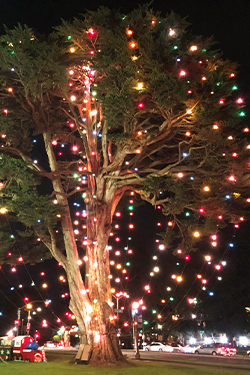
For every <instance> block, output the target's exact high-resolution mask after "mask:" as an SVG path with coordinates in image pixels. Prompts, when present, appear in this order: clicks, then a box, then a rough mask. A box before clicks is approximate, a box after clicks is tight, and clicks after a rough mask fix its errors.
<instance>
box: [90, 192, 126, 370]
mask: <svg viewBox="0 0 250 375" xmlns="http://www.w3.org/2000/svg"><path fill="white" fill-rule="evenodd" d="M86 203H87V213H88V218H87V233H88V246H87V257H88V261H87V265H86V282H85V284H86V287H88V289H89V298H90V301H91V302H92V307H93V314H92V320H91V324H90V326H91V334H92V335H93V354H92V358H91V363H94V364H100V363H115V362H118V361H123V362H125V359H124V357H123V355H122V353H121V349H120V347H119V343H118V339H117V336H116V330H115V327H114V324H113V319H112V317H113V311H112V307H111V302H112V301H111V292H110V279H109V276H110V267H109V250H108V246H107V245H108V239H109V234H110V231H111V222H112V201H111V202H105V203H103V202H102V204H100V202H98V200H97V201H96V200H95V199H90V200H89V201H88V200H87V202H86Z"/></svg>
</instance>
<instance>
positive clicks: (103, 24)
mask: <svg viewBox="0 0 250 375" xmlns="http://www.w3.org/2000/svg"><path fill="white" fill-rule="evenodd" d="M187 26H188V25H187V22H186V20H185V19H181V18H179V17H178V16H176V15H174V14H172V13H171V14H170V15H167V16H166V17H161V16H160V14H154V13H153V12H152V11H151V10H149V9H148V8H147V7H145V8H143V9H138V10H135V11H133V12H132V13H131V14H128V15H127V16H123V15H122V14H120V13H117V12H114V11H110V10H108V9H106V8H101V9H99V10H98V11H96V12H87V13H86V15H85V16H84V18H83V19H75V20H74V21H73V22H71V23H67V22H63V23H62V25H61V26H60V27H58V28H57V29H56V32H55V33H54V34H52V35H50V36H49V37H46V38H45V37H41V36H40V37H39V36H36V35H35V33H34V32H33V30H31V29H30V28H28V27H27V26H24V27H22V26H20V25H18V26H17V27H16V28H15V29H13V30H6V35H3V36H2V37H1V46H0V79H1V106H2V114H1V116H0V130H1V134H2V136H1V141H0V142H1V158H0V179H1V181H2V185H1V188H2V189H1V197H2V202H3V207H6V212H7V210H8V213H7V214H8V215H13V217H16V218H17V219H18V220H19V222H21V223H22V225H23V226H22V227H20V228H19V232H20V231H22V232H23V231H26V233H29V231H31V230H33V231H34V233H35V234H36V236H37V237H39V240H41V242H42V243H43V244H44V245H45V246H46V247H47V248H48V249H49V251H50V252H51V254H52V256H53V257H54V258H55V259H56V260H57V261H58V262H60V263H61V265H62V266H63V267H64V269H65V272H66V274H67V279H68V285H69V289H70V309H71V311H72V312H73V313H74V315H75V316H76V319H77V324H78V326H79V330H80V335H81V338H82V340H83V341H84V342H91V343H93V345H94V349H93V354H92V361H93V362H95V363H100V362H115V361H121V360H123V357H122V354H121V352H120V349H119V346H118V344H117V341H116V334H115V331H114V328H113V325H112V324H111V322H112V320H110V317H111V315H112V307H111V305H112V304H111V292H110V269H109V249H108V247H107V244H108V239H109V235H110V232H111V230H112V220H113V215H114V213H115V210H116V207H117V205H118V203H119V202H120V200H121V198H122V197H123V196H124V194H126V192H129V191H134V192H136V193H137V194H138V196H140V197H141V198H142V199H144V200H146V201H148V202H150V203H151V204H153V205H156V204H164V209H165V213H166V214H167V215H173V226H175V225H176V227H178V228H179V229H181V231H182V235H183V236H184V237H185V238H186V242H185V244H186V245H185V244H184V246H186V248H185V249H184V251H187V252H189V251H190V249H191V242H188V241H187V238H188V236H187V234H188V233H189V232H190V230H188V229H187V228H188V227H187V226H184V227H182V226H181V220H180V217H179V215H181V214H182V213H183V212H185V209H191V210H193V211H194V212H196V213H197V214H199V215H200V214H202V219H200V218H199V220H198V221H199V224H200V226H204V220H203V216H204V215H203V214H204V212H201V211H199V209H200V205H198V202H199V201H200V200H201V199H202V200H203V201H206V203H207V214H208V216H209V217H210V218H211V219H212V221H213V223H215V225H216V226H218V225H219V223H221V222H222V220H221V219H222V217H219V218H218V215H221V212H222V211H217V209H215V208H216V207H217V206H216V205H217V201H218V200H220V201H221V202H222V203H223V200H222V198H224V196H223V194H224V192H225V191H226V192H230V193H231V191H232V185H233V184H235V181H236V178H235V177H232V169H233V165H234V163H233V161H234V159H235V158H234V157H232V152H234V153H235V156H236V155H238V152H239V151H238V150H237V145H236V144H235V142H234V139H235V138H234V133H235V132H237V131H238V128H237V126H238V125H237V124H238V119H239V118H240V116H241V115H243V113H242V112H241V104H242V103H241V100H240V101H238V103H237V102H236V98H234V96H233V92H234V88H235V87H234V85H235V75H236V66H235V64H233V63H231V62H229V61H226V60H223V59H222V56H221V54H220V53H219V52H218V51H215V50H214V49H213V43H212V41H211V40H210V39H209V40H203V39H202V38H201V37H196V36H192V35H191V34H189V32H188V31H187ZM228 136H231V138H229V139H227V137H228ZM59 146H64V147H62V148H60V149H59ZM238 148H240V146H238ZM62 150H63V152H62ZM35 159H38V162H37V160H35ZM218 176H219V178H220V182H218V180H217V182H212V181H214V180H215V178H217V179H218ZM230 176H231V177H230ZM220 184H221V185H220ZM222 185H223V189H221V186H222ZM204 189H205V190H204ZM80 195H81V197H82V199H83V201H82V206H81V210H83V209H85V210H86V215H85V211H84V212H83V214H81V215H80V216H79V217H78V219H79V221H80V220H84V225H83V227H82V228H81V230H80V231H78V230H77V231H76V230H75V229H76V228H75V225H74V219H75V217H74V216H73V214H72V213H71V207H70V205H71V203H72V197H74V196H80ZM205 195H206V197H205ZM81 210H80V209H79V211H81ZM2 212H5V210H4V209H3V210H2ZM223 212H224V214H225V213H226V212H227V209H226V207H224V210H223ZM224 218H226V217H225V216H224ZM183 228H184V229H185V230H184V229H183ZM189 228H191V232H192V230H193V228H194V224H193V226H190V227H189ZM83 230H85V231H86V233H85V234H82V231H83ZM84 236H85V237H84ZM196 237H197V235H196ZM83 256H85V258H84V259H85V269H84V271H83V270H82V266H81V265H80V264H81V261H82V258H83ZM2 258H3V255H2Z"/></svg>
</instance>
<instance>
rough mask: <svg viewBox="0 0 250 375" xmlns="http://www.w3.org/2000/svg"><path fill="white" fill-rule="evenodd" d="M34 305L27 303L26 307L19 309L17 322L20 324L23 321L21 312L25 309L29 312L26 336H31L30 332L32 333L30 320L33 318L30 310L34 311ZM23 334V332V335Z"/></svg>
mask: <svg viewBox="0 0 250 375" xmlns="http://www.w3.org/2000/svg"><path fill="white" fill-rule="evenodd" d="M32 307H33V306H32V304H31V303H27V304H26V305H24V306H22V307H19V308H18V309H17V321H18V322H20V320H21V310H22V309H25V310H27V311H28V322H27V326H26V334H27V335H28V334H29V331H30V320H31V316H30V310H31V309H32ZM18 328H19V324H18V325H17V335H18V334H19V329H18ZM22 333H23V332H21V334H22Z"/></svg>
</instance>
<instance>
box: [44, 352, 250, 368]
mask: <svg viewBox="0 0 250 375" xmlns="http://www.w3.org/2000/svg"><path fill="white" fill-rule="evenodd" d="M45 352H46V353H47V354H49V353H54V354H55V353H56V354H64V355H65V354H66V353H68V355H71V356H72V355H73V356H74V355H76V353H77V349H76V348H72V347H71V348H45ZM122 352H123V354H124V355H125V356H127V358H129V359H135V351H134V350H132V349H130V350H123V351H122ZM139 353H140V359H141V360H142V361H150V360H153V361H157V360H158V361H161V362H164V361H165V362H167V363H170V362H172V363H178V364H179V365H182V364H187V363H188V362H190V363H192V364H194V363H196V364H197V365H198V364H199V365H203V366H205V365H206V363H209V364H210V366H211V365H213V364H214V365H215V366H218V365H219V366H222V367H223V365H225V367H226V366H230V367H232V368H233V367H234V366H235V367H236V368H237V367H241V366H245V369H246V370H248V371H249V373H250V358H247V357H242V356H239V355H235V356H233V357H224V356H218V355H217V356H213V355H201V354H183V353H164V352H145V351H143V350H140V352H139Z"/></svg>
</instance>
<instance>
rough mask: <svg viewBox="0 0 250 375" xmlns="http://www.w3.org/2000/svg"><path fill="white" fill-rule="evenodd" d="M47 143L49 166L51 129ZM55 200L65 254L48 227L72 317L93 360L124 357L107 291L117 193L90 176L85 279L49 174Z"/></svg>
mask: <svg viewBox="0 0 250 375" xmlns="http://www.w3.org/2000/svg"><path fill="white" fill-rule="evenodd" d="M44 141H45V147H46V151H47V155H48V159H49V163H50V168H51V171H52V172H55V171H56V168H57V164H56V159H55V155H54V153H53V150H52V146H51V135H50V133H45V134H44ZM52 184H53V188H54V191H55V192H56V198H57V201H58V204H59V205H60V206H61V208H62V209H63V213H62V217H61V228H62V234H63V239H64V246H65V251H66V257H65V256H64V255H63V252H62V249H58V248H57V246H56V243H55V242H56V241H55V236H54V234H53V233H52V232H51V243H52V245H51V248H50V250H51V252H52V254H53V256H54V257H55V258H56V259H57V260H58V261H61V260H62V263H63V267H64V269H65V272H66V274H67V279H68V285H69V291H70V305H69V307H70V309H71V311H72V312H73V314H74V315H75V317H76V321H77V324H78V327H79V334H80V337H81V342H83V343H90V344H92V345H93V353H92V357H91V363H93V364H96V365H98V364H103V363H106V364H109V363H117V362H121V361H122V362H125V358H124V357H123V355H122V353H121V349H120V347H119V344H118V340H117V337H116V332H115V327H114V325H112V324H111V322H112V321H113V320H111V319H110V318H111V316H112V307H111V306H112V305H111V302H112V301H111V291H110V279H109V275H110V268H109V251H108V247H107V245H108V239H109V234H110V231H111V224H112V216H113V213H114V209H115V207H116V205H117V203H118V201H119V199H120V196H119V199H117V198H116V199H115V188H114V186H112V184H111V183H110V184H109V185H108V184H106V182H105V180H104V179H101V178H99V179H98V178H93V177H91V178H90V179H89V184H90V187H91V188H90V190H92V195H89V196H88V197H87V198H86V199H85V203H86V210H87V238H88V241H87V242H88V245H87V249H86V255H87V257H88V260H87V262H86V270H85V273H86V274H85V283H84V282H83V279H82V275H81V271H80V268H79V265H78V260H79V258H78V250H77V246H76V241H75V238H74V231H73V226H72V219H71V215H70V210H69V205H68V200H67V197H66V194H65V192H64V190H63V187H62V184H61V180H60V178H59V177H55V178H54V179H52Z"/></svg>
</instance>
